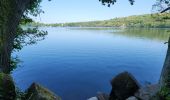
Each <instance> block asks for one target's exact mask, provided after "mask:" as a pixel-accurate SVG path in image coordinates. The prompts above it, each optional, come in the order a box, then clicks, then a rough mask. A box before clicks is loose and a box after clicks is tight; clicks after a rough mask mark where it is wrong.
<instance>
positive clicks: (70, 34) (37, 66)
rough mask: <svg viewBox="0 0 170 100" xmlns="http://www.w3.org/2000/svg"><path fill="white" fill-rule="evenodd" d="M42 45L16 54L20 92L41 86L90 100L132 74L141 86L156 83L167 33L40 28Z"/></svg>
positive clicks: (66, 98)
mask: <svg viewBox="0 0 170 100" xmlns="http://www.w3.org/2000/svg"><path fill="white" fill-rule="evenodd" d="M41 29H43V30H46V31H48V33H49V34H48V36H47V37H46V39H45V40H44V41H41V42H39V43H38V44H36V45H32V46H27V47H24V48H23V50H21V51H20V52H18V53H16V54H17V55H18V56H19V57H20V59H21V60H22V61H23V63H21V67H18V68H17V69H16V70H15V71H14V72H13V77H14V80H15V82H16V84H17V85H18V87H20V88H21V89H22V90H25V89H26V88H28V86H29V85H30V84H31V83H32V82H37V83H40V84H42V85H43V86H45V87H47V88H49V89H50V90H52V91H53V92H55V93H56V94H58V95H60V96H61V97H62V98H63V100H86V99H87V98H89V97H92V96H95V95H96V93H97V92H105V93H109V92H110V90H111V86H110V80H111V79H112V78H113V77H114V76H115V75H117V74H118V73H120V72H123V71H129V72H131V73H132V74H133V75H134V76H135V77H136V78H137V80H138V81H139V82H140V84H141V85H145V84H147V83H156V82H157V81H158V79H159V76H160V73H161V68H162V66H163V62H164V59H165V55H166V50H167V45H165V44H164V42H166V41H167V39H168V36H169V35H168V33H166V31H167V29H116V28H50V27H44V28H41Z"/></svg>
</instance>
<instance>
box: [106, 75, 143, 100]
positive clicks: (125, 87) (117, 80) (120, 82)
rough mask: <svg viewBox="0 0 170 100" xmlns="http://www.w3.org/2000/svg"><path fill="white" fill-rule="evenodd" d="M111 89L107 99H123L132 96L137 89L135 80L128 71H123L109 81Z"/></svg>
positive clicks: (137, 85)
mask: <svg viewBox="0 0 170 100" xmlns="http://www.w3.org/2000/svg"><path fill="white" fill-rule="evenodd" d="M111 85H112V91H111V93H110V98H109V100H117V99H118V100H125V99H127V98H128V97H130V96H134V94H135V92H136V91H137V90H138V89H139V87H140V86H139V84H138V82H137V80H136V79H135V78H134V77H133V76H132V75H131V74H130V73H128V72H123V73H120V74H119V75H117V76H116V77H114V78H113V79H112V81H111Z"/></svg>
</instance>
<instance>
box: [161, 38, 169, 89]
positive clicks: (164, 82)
mask: <svg viewBox="0 0 170 100" xmlns="http://www.w3.org/2000/svg"><path fill="white" fill-rule="evenodd" d="M159 83H160V86H161V87H167V88H169V89H170V37H169V41H168V50H167V54H166V59H165V62H164V66H163V68H162V73H161V77H160V81H159Z"/></svg>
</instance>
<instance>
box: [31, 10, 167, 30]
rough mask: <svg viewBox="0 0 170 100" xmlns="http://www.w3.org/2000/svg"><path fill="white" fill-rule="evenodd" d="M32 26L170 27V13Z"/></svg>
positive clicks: (35, 24) (33, 24)
mask: <svg viewBox="0 0 170 100" xmlns="http://www.w3.org/2000/svg"><path fill="white" fill-rule="evenodd" d="M30 25H32V26H52V27H145V28H170V14H169V13H164V14H145V15H135V16H129V17H122V18H114V19H110V20H103V21H89V22H73V23H56V24H43V23H31V24H30Z"/></svg>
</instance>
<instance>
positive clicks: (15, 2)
mask: <svg viewBox="0 0 170 100" xmlns="http://www.w3.org/2000/svg"><path fill="white" fill-rule="evenodd" d="M40 2H41V0H0V70H1V71H3V72H5V73H9V72H10V70H11V53H12V51H13V50H14V49H21V47H22V46H23V45H22V44H23V43H25V44H27V43H28V42H27V43H26V41H24V39H25V38H26V37H25V36H27V37H29V36H31V34H30V33H32V35H33V33H37V34H34V36H33V38H30V40H31V41H30V43H35V37H43V36H44V35H45V34H46V33H45V32H40V31H38V30H37V29H36V28H34V29H28V30H22V28H21V27H20V23H27V22H30V21H32V20H31V19H30V18H29V17H27V15H28V14H30V15H33V16H37V15H38V14H39V13H41V12H42V10H41V9H40Z"/></svg>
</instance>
